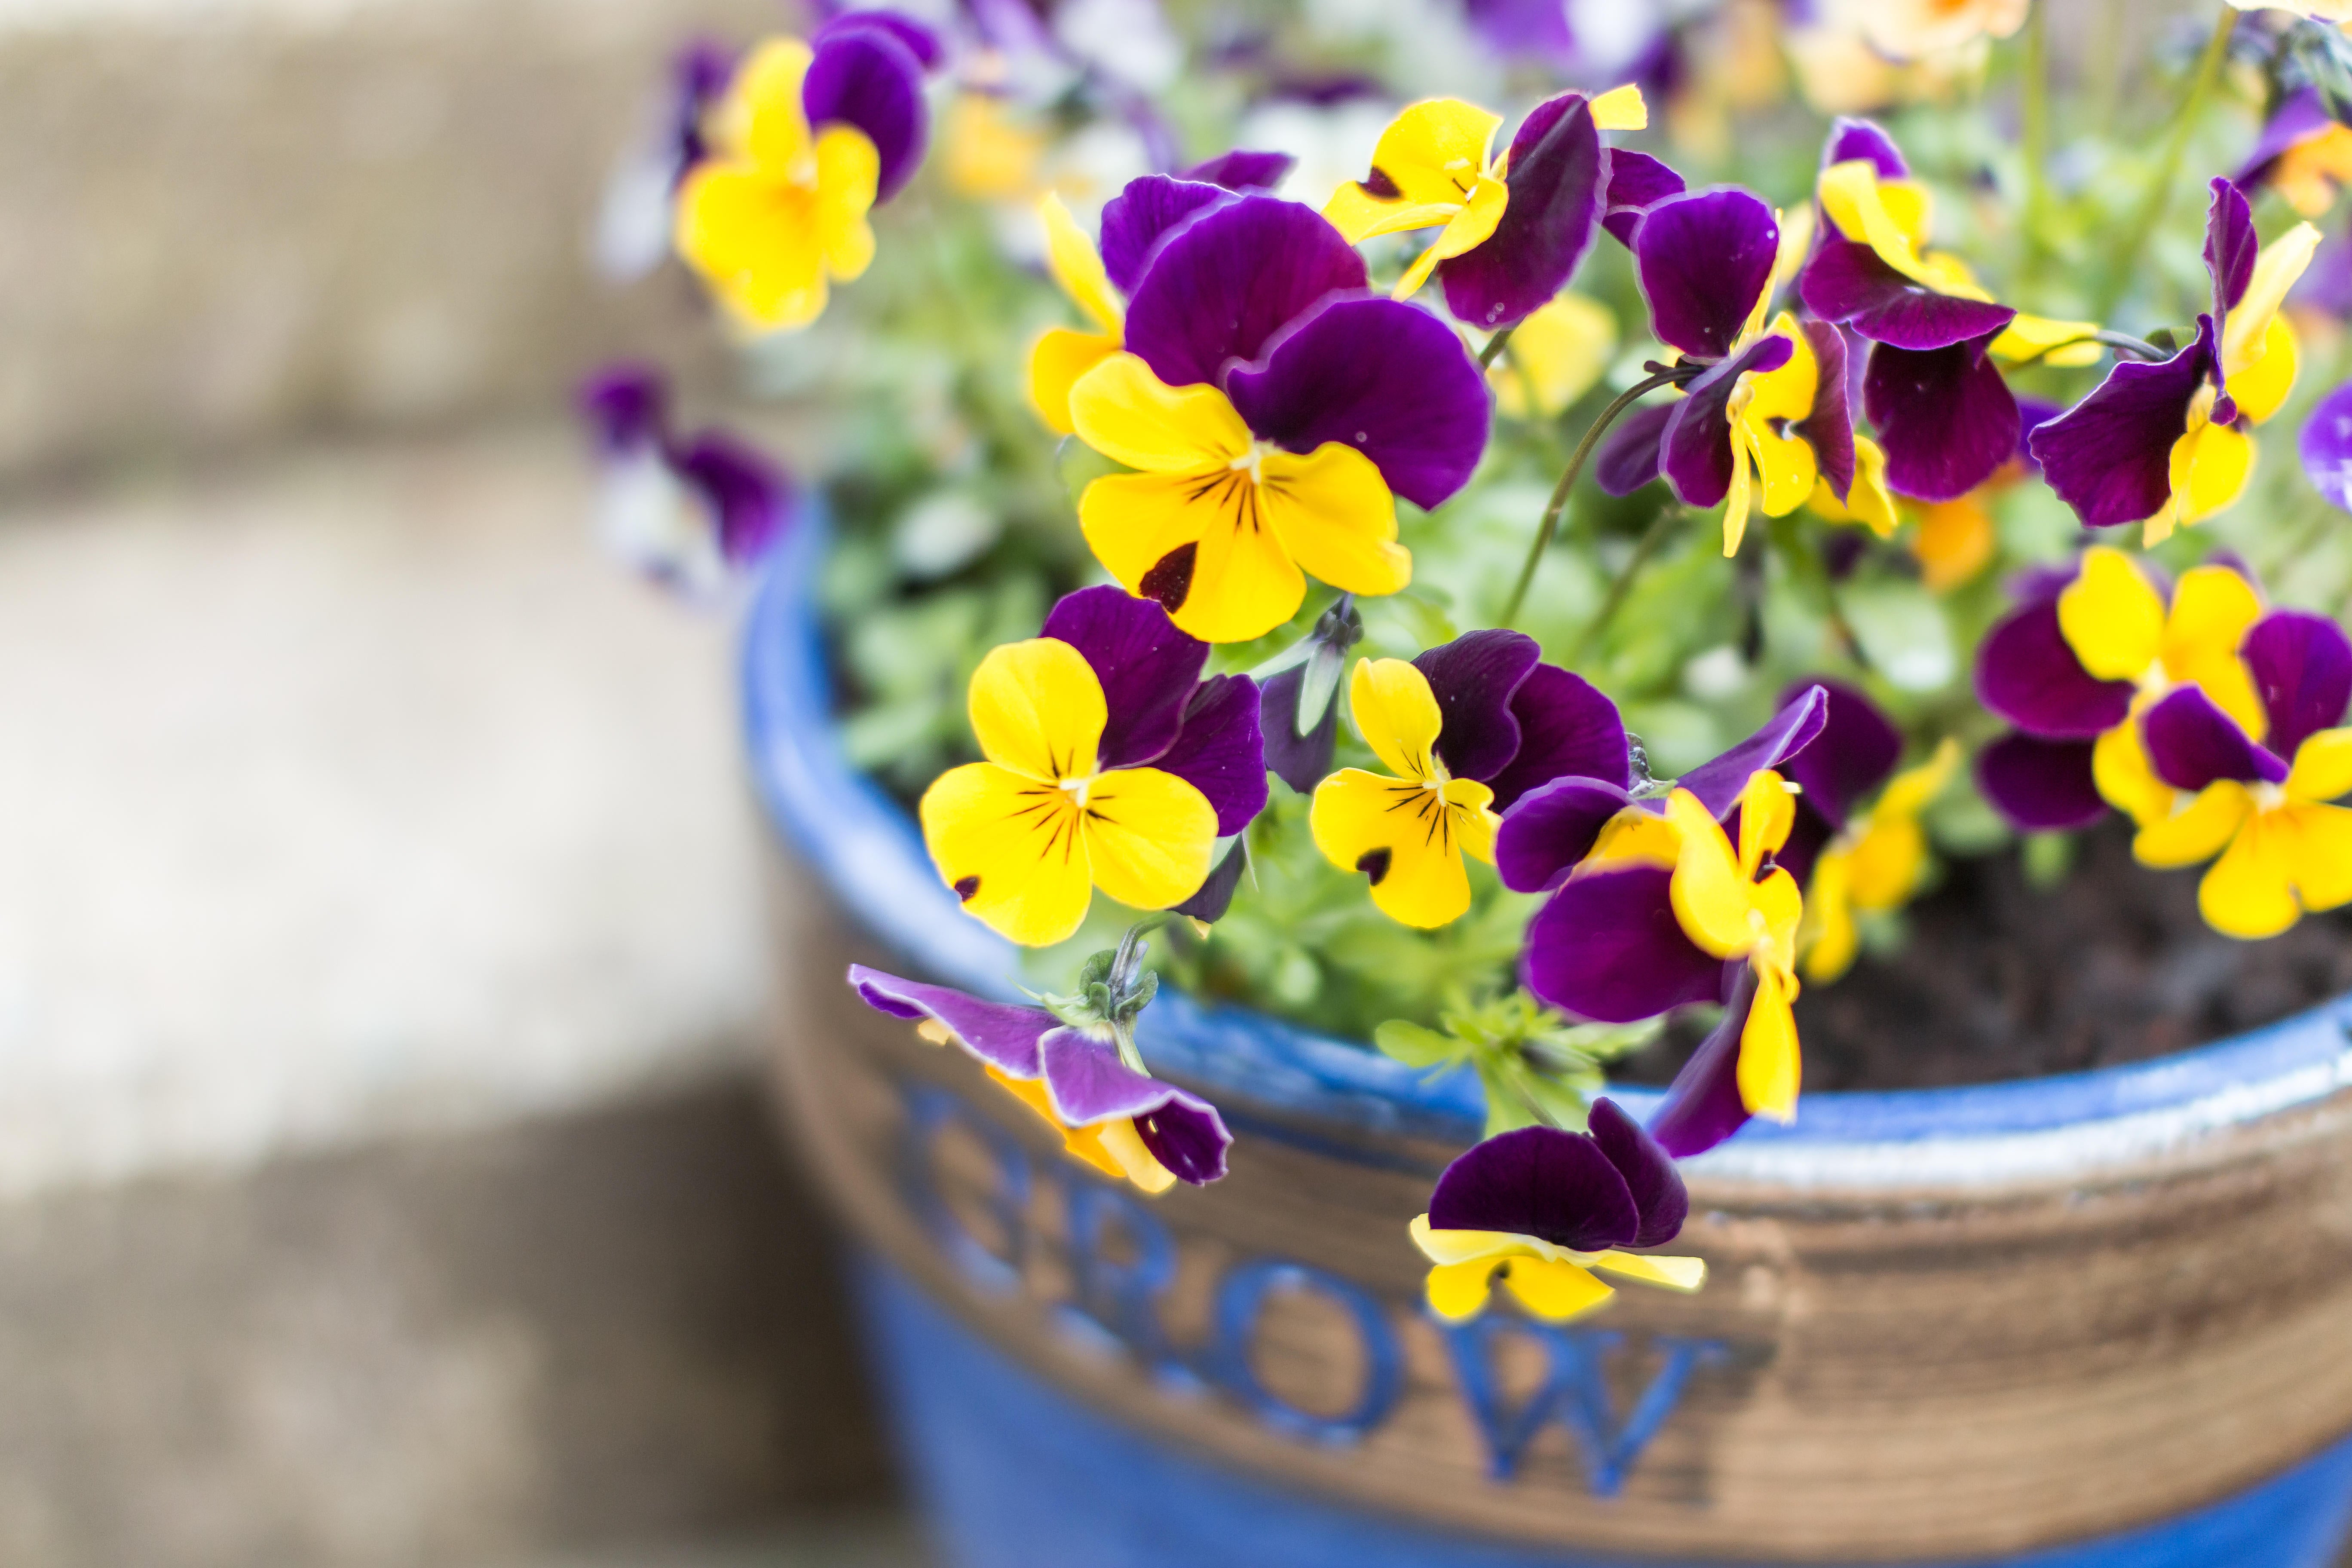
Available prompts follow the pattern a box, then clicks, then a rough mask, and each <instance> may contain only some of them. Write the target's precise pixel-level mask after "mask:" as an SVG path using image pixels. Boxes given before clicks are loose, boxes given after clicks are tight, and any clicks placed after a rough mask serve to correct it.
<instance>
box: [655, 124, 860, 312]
mask: <svg viewBox="0 0 2352 1568" xmlns="http://www.w3.org/2000/svg"><path fill="white" fill-rule="evenodd" d="M816 228H817V226H816V221H815V213H814V204H813V203H812V202H811V201H809V200H808V199H806V198H805V196H801V195H795V196H793V198H792V199H784V200H780V199H779V198H778V195H777V188H776V186H775V185H774V184H773V183H772V182H771V181H770V180H769V179H768V178H767V177H766V176H765V175H764V174H761V173H759V172H758V171H757V170H756V169H755V168H753V167H752V166H751V165H749V164H745V163H704V164H702V165H700V166H699V167H698V168H696V169H695V170H694V171H693V172H692V173H691V174H688V175H687V177H686V183H685V184H683V185H681V186H680V187H679V188H678V194H677V250H678V254H679V256H681V257H682V258H685V260H686V261H687V263H688V265H689V266H691V267H692V268H694V269H695V271H696V272H698V273H699V274H700V275H701V277H702V279H703V281H704V282H705V283H706V284H707V285H708V286H709V289H710V291H711V292H712V293H713V294H715V295H716V296H718V298H719V302H720V303H721V304H723V305H724V306H725V307H726V308H727V309H728V310H729V311H730V312H731V313H732V314H733V315H734V316H735V317H736V318H738V319H739V320H740V321H742V322H743V323H744V324H746V325H747V326H750V327H751V328H752V329H754V330H756V331H782V330H786V329H789V328H793V327H802V326H806V325H807V324H808V323H809V322H811V321H814V320H816V318H817V317H818V316H819V315H820V314H822V313H823V312H824V306H825V300H826V298H827V293H828V290H827V286H826V283H825V276H824V247H823V246H822V245H821V244H820V242H819V239H818V236H817V232H816Z"/></svg>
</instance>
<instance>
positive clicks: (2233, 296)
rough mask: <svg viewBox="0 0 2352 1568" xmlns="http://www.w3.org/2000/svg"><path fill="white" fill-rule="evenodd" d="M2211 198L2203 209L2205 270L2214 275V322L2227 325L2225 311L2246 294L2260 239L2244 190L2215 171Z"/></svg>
mask: <svg viewBox="0 0 2352 1568" xmlns="http://www.w3.org/2000/svg"><path fill="white" fill-rule="evenodd" d="M2207 188H2208V189H2209V190H2210V191H2211V192H2212V199H2211V200H2210V202H2209V203H2208V204H2207V206H2206V209H2205V270H2206V271H2207V272H2209V273H2210V274H2211V275H2212V279H2213V322H2214V325H2216V326H2217V327H2226V324H2227V317H2226V315H2225V314H2224V312H2226V311H2228V310H2231V309H2232V308H2233V307H2235V306H2236V304H2237V303H2238V301H2239V300H2242V299H2244V298H2245V295H2246V285H2247V284H2248V283H2251V282H2252V281H2253V277H2254V257H2255V256H2256V254H2257V253H2259V252H2260V251H2261V249H2262V241H2261V240H2260V239H2258V238H2257V237H2255V235H2254V210H2253V208H2252V207H2251V206H2249V205H2246V198H2245V195H2244V193H2243V192H2242V191H2240V190H2239V189H2238V187H2237V186H2235V185H2233V184H2231V183H2230V182H2229V181H2227V180H2225V179H2222V178H2221V176H2220V175H2218V174H2217V175H2215V176H2214V178H2213V180H2212V182H2211V184H2210V185H2209V186H2208V187H2207Z"/></svg>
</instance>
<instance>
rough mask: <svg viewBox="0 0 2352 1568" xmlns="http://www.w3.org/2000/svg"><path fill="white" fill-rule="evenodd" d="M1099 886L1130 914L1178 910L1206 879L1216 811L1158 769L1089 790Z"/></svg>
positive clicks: (1091, 847) (1114, 774) (1117, 776)
mask: <svg viewBox="0 0 2352 1568" xmlns="http://www.w3.org/2000/svg"><path fill="white" fill-rule="evenodd" d="M1081 826H1082V830H1083V831H1084V833H1085V835H1086V840H1087V862H1088V864H1089V865H1090V866H1091V867H1092V868H1093V873H1094V881H1095V886H1097V887H1098V888H1100V889H1102V890H1103V891H1104V892H1106V893H1108V894H1109V895H1110V896H1111V897H1112V898H1114V899H1117V900H1118V901H1119V902H1120V903H1122V904H1125V905H1127V906H1128V907H1129V908H1130V909H1138V910H1164V909H1166V908H1168V907H1169V906H1170V905H1171V904H1181V903H1182V902H1183V901H1184V900H1186V899H1189V898H1191V897H1192V895H1193V894H1194V893H1197V892H1199V891H1200V890H1201V884H1202V883H1203V882H1205V881H1207V880H1208V879H1209V860H1210V857H1211V855H1212V853H1213V851H1214V849H1215V847H1216V843H1217V813H1216V808H1215V807H1213V806H1212V805H1210V804H1209V799H1208V796H1206V795H1202V793H1201V792H1200V790H1199V789H1197V788H1196V787H1194V786H1193V785H1192V784H1191V783H1190V782H1188V781H1186V780H1184V779H1181V778H1178V777H1177V776H1176V775H1175V774H1174V773H1162V772H1160V770H1159V769H1158V768H1118V769H1114V770H1112V771H1111V772H1109V773H1101V774H1098V775H1097V777H1096V779H1095V781H1094V783H1093V784H1092V785H1091V786H1089V787H1088V789H1087V796H1086V809H1085V813H1084V815H1083V816H1082V818H1081Z"/></svg>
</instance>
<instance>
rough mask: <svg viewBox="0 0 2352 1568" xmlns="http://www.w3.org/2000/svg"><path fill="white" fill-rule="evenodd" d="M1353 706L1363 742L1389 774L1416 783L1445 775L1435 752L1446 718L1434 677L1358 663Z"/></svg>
mask: <svg viewBox="0 0 2352 1568" xmlns="http://www.w3.org/2000/svg"><path fill="white" fill-rule="evenodd" d="M1348 707H1349V711H1350V712H1351V713H1352V714H1353V715H1354V716H1355V720H1356V729H1357V730H1358V731H1360V733H1361V734H1362V735H1363V737H1364V743H1365V744H1366V745H1368V746H1370V747H1371V749H1372V754H1373V755H1374V756H1377V757H1378V758H1380V760H1381V763H1384V764H1385V765H1386V766H1387V767H1388V769H1389V771H1390V772H1391V773H1395V774H1396V775H1397V776H1398V777H1400V778H1405V779H1411V780H1412V781H1413V782H1415V783H1417V784H1418V783H1426V782H1428V781H1430V780H1433V779H1442V778H1444V776H1445V769H1444V765H1443V764H1442V763H1439V762H1438V760H1437V750H1436V748H1437V732H1438V730H1439V728H1440V727H1441V726H1442V725H1444V722H1445V717H1444V713H1443V712H1441V711H1440V710H1439V709H1438V706H1437V694H1436V693H1435V692H1433V691H1432V690H1430V689H1429V678H1428V677H1427V676H1425V675H1423V674H1422V673H1421V671H1420V670H1419V669H1418V668H1415V667H1414V666H1413V665H1412V664H1411V663H1409V662H1408V661H1406V660H1404V659H1402V658H1381V659H1370V658H1360V659H1358V660H1357V661H1356V668H1355V670H1354V672H1353V673H1352V674H1350V675H1349V679H1348Z"/></svg>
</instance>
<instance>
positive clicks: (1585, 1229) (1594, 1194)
mask: <svg viewBox="0 0 2352 1568" xmlns="http://www.w3.org/2000/svg"><path fill="white" fill-rule="evenodd" d="M1689 1215H1690V1194H1688V1192H1686V1191H1685V1189H1684V1186H1683V1178H1682V1173H1680V1172H1679V1171H1676V1170H1675V1163H1674V1161H1673V1160H1671V1159H1669V1158H1668V1157H1667V1155H1666V1152H1665V1151H1664V1149H1661V1148H1660V1147H1659V1146H1658V1142H1657V1140H1655V1139H1654V1138H1652V1137H1651V1136H1650V1134H1649V1133H1648V1132H1647V1131H1644V1130H1643V1127H1642V1124H1641V1123H1640V1122H1638V1121H1634V1120H1633V1118H1632V1117H1630V1116H1628V1115H1626V1114H1625V1112H1624V1111H1622V1110H1619V1109H1618V1107H1617V1103H1616V1102H1615V1101H1614V1100H1594V1101H1593V1102H1592V1118H1591V1131H1589V1132H1568V1131H1561V1130H1560V1129H1559V1128H1557V1127H1541V1126H1538V1127H1522V1128H1519V1129H1518V1130H1517V1131H1511V1132H1505V1133H1501V1134H1499V1135H1498V1136H1496V1137H1493V1138H1489V1139H1487V1140H1486V1142H1483V1143H1480V1144H1478V1145H1477V1146H1476V1147H1475V1148H1474V1149H1471V1150H1469V1151H1468V1152H1465V1153H1464V1154H1462V1155H1460V1156H1458V1157H1457V1158H1456V1159H1455V1160H1454V1163H1452V1164H1450V1165H1448V1166H1446V1167H1445V1172H1444V1174H1443V1175H1441V1176H1439V1177H1438V1178H1437V1187H1436V1190H1435V1191H1433V1192H1432V1193H1431V1194H1430V1195H1429V1212H1428V1213H1426V1214H1423V1215H1418V1216H1416V1217H1415V1218H1414V1220H1413V1222H1412V1240H1413V1245H1414V1246H1416V1247H1420V1248H1421V1251H1422V1256H1423V1257H1424V1258H1428V1259H1429V1261H1430V1262H1431V1264H1432V1265H1433V1267H1432V1268H1431V1269H1430V1271H1429V1279H1428V1281H1427V1283H1426V1285H1425V1286H1424V1288H1423V1289H1424V1293H1425V1295H1426V1297H1427V1300H1428V1301H1429V1308H1430V1310H1431V1311H1433V1312H1435V1313H1436V1314H1437V1315H1438V1316H1439V1317H1441V1318H1444V1319H1446V1320H1447V1321H1454V1322H1459V1321H1463V1320H1465V1319H1468V1318H1474V1317H1476V1316H1477V1315H1478V1314H1479V1313H1480V1312H1481V1311H1483V1310H1485V1309H1486V1298H1487V1296H1488V1295H1489V1294H1490V1293H1491V1292H1492V1291H1493V1289H1494V1284H1495V1279H1496V1277H1497V1276H1500V1277H1501V1279H1502V1282H1503V1288H1504V1289H1507V1290H1508V1291H1509V1292H1510V1293H1511V1295H1512V1297H1513V1299H1514V1300H1517V1302H1518V1303H1519V1305H1520V1306H1521V1307H1523V1308H1525V1309H1526V1310H1528V1312H1530V1313H1531V1314H1533V1315H1534V1316H1536V1317H1538V1318H1541V1319H1543V1320H1544V1321H1548V1322H1564V1321H1567V1320H1569V1319H1570V1318H1577V1317H1581V1316H1582V1315H1584V1314H1585V1313H1587V1312H1590V1311H1591V1310H1593V1309H1595V1308H1597V1307H1599V1306H1601V1305H1602V1304H1603V1303H1604V1302H1606V1301H1607V1300H1609V1298H1610V1297H1611V1296H1612V1295H1614V1294H1616V1292H1615V1290H1614V1289H1612V1288H1611V1287H1610V1286H1609V1285H1607V1284H1606V1283H1604V1282H1603V1281H1601V1279H1598V1278H1596V1277H1595V1273H1594V1271H1595V1270H1599V1271H1601V1273H1606V1274H1612V1275H1615V1276H1616V1277H1617V1278H1619V1279H1635V1280H1639V1281H1641V1282H1642V1283H1643V1284H1644V1285H1661V1286H1664V1287H1665V1288H1666V1289H1670V1290H1683V1291H1690V1290H1696V1289H1699V1287H1700V1286H1702V1285H1704V1284H1706V1263H1705V1262H1704V1261H1703V1260H1701V1259H1699V1258H1657V1257H1652V1256H1648V1255H1646V1254H1643V1253H1637V1252H1631V1251H1628V1250H1626V1249H1627V1248H1629V1247H1664V1246H1665V1245H1666V1244H1667V1243H1668V1242H1670V1241H1672V1240H1674V1239H1675V1237H1677V1236H1680V1235H1681V1234H1682V1228H1683V1222H1684V1221H1685V1219H1687V1218H1688V1217H1689Z"/></svg>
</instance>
